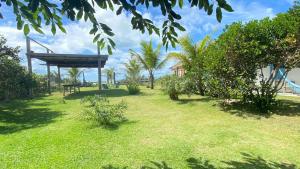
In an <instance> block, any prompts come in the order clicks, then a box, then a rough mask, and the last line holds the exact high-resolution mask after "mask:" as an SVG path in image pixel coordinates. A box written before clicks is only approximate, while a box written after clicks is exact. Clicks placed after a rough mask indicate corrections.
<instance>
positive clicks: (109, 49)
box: [107, 45, 112, 55]
mask: <svg viewBox="0 0 300 169" xmlns="http://www.w3.org/2000/svg"><path fill="white" fill-rule="evenodd" d="M107 52H108V54H109V55H112V49H111V47H110V45H108V46H107Z"/></svg>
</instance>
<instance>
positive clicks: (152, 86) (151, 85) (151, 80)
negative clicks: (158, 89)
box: [149, 71, 154, 89]
mask: <svg viewBox="0 0 300 169" xmlns="http://www.w3.org/2000/svg"><path fill="white" fill-rule="evenodd" d="M149 80H150V88H151V89H154V75H153V72H152V71H151V72H150V78H149Z"/></svg>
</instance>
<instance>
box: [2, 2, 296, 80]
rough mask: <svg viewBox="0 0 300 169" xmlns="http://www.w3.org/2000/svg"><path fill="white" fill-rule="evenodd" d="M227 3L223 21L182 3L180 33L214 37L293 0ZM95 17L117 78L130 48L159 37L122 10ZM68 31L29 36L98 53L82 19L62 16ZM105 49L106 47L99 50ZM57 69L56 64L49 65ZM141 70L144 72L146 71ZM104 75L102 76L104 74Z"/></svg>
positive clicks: (66, 49)
mask: <svg viewBox="0 0 300 169" xmlns="http://www.w3.org/2000/svg"><path fill="white" fill-rule="evenodd" d="M229 4H231V6H232V7H233V9H234V12H232V13H228V12H224V13H223V20H222V23H218V22H217V21H216V18H215V15H211V16H207V15H206V14H205V12H204V11H201V10H198V9H197V8H190V7H189V6H184V7H183V9H180V10H178V11H177V12H179V13H180V14H181V16H182V20H181V21H180V23H181V24H182V25H184V26H185V28H186V29H187V31H186V32H183V33H180V34H181V35H185V34H189V35H190V36H191V37H192V38H193V40H194V41H195V42H197V41H199V40H201V39H202V38H203V37H204V36H205V35H207V34H210V35H212V36H213V37H214V38H216V37H217V36H218V35H219V34H220V33H221V32H222V30H223V29H224V27H225V25H227V24H230V23H232V22H236V21H242V22H247V21H249V20H252V19H261V18H264V17H275V16H276V14H278V13H280V12H285V11H287V10H288V9H289V8H290V7H291V6H292V4H293V0H230V1H229ZM0 10H1V12H2V13H3V14H4V19H2V20H0V34H2V35H4V37H6V38H7V40H8V44H9V45H10V46H20V47H21V52H20V57H21V58H22V64H23V65H26V63H27V61H26V57H25V51H26V46H25V37H24V35H23V32H22V31H19V30H17V28H16V22H15V17H14V15H12V13H11V8H9V7H6V6H3V7H0ZM140 11H141V12H142V14H143V15H144V16H145V17H147V18H151V19H152V20H154V22H155V23H156V24H157V25H161V24H162V22H163V20H164V19H165V18H164V17H163V16H162V15H160V12H159V10H157V9H156V10H153V9H151V8H150V9H149V10H146V9H140ZM96 17H97V19H98V20H99V21H101V22H104V23H106V24H107V25H109V26H110V27H111V28H112V29H113V31H114V33H115V36H114V37H113V39H114V40H115V42H116V44H117V47H116V50H115V51H114V54H113V55H112V56H110V57H109V59H108V62H107V64H106V66H105V67H106V68H108V67H113V68H115V70H116V73H117V79H122V78H124V75H125V70H124V66H123V63H124V62H126V61H127V60H128V59H129V58H130V55H129V54H128V50H129V49H134V50H136V51H138V50H139V42H140V41H141V40H150V39H152V41H153V42H154V43H155V44H157V43H159V42H160V38H159V37H157V36H151V37H149V36H148V35H147V34H141V33H140V32H139V31H135V30H131V24H130V16H129V15H125V14H121V15H119V16H116V15H115V14H114V13H113V12H111V11H104V10H97V14H96ZM64 24H65V28H66V30H67V34H64V33H60V32H59V33H57V34H56V35H55V36H53V35H52V34H51V32H50V29H49V28H45V34H44V35H40V34H38V33H36V32H34V31H33V30H31V32H30V36H31V37H33V38H34V39H37V40H38V41H40V42H42V43H44V44H45V45H46V46H48V47H49V48H50V49H52V50H53V51H55V52H56V53H84V54H92V53H94V54H95V53H97V50H96V46H95V45H94V44H93V43H92V38H93V37H92V36H90V35H89V30H90V26H91V25H90V23H86V22H83V21H79V22H70V21H67V20H64ZM32 47H33V49H34V51H36V52H41V51H42V50H43V49H42V48H40V47H38V46H36V45H33V46H32ZM178 50H179V48H176V49H172V48H170V49H169V52H170V51H178ZM102 53H106V51H102ZM165 55H166V53H165V50H164V49H162V56H165ZM174 63H176V61H170V62H169V63H168V64H167V65H166V66H165V67H164V68H163V69H161V70H159V71H157V72H156V73H155V75H156V76H161V75H164V74H167V73H171V72H170V69H169V67H170V66H171V65H172V64H174ZM42 64H43V62H41V61H39V60H33V70H34V72H36V73H39V74H45V73H46V66H44V65H42ZM51 70H53V71H54V70H56V67H53V68H51ZM85 71H86V73H85V75H86V79H87V80H88V81H97V71H96V70H95V69H86V70H85ZM62 74H63V76H67V74H66V70H63V71H62ZM143 74H145V75H147V74H146V72H144V73H143ZM103 79H105V78H103Z"/></svg>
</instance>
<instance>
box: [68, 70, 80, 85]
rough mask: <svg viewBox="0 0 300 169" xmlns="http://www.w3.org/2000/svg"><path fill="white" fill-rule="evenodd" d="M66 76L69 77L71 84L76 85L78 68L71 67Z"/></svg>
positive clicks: (78, 73)
mask: <svg viewBox="0 0 300 169" xmlns="http://www.w3.org/2000/svg"><path fill="white" fill-rule="evenodd" d="M68 74H69V76H70V79H71V80H72V83H74V84H76V83H77V82H78V77H79V75H80V70H79V69H78V68H74V67H72V68H71V69H69V70H68Z"/></svg>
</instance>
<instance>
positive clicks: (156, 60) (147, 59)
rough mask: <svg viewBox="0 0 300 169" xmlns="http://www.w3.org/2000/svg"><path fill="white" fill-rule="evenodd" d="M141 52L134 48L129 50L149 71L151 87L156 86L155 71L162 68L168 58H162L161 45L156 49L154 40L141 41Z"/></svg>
mask: <svg viewBox="0 0 300 169" xmlns="http://www.w3.org/2000/svg"><path fill="white" fill-rule="evenodd" d="M140 45H141V50H142V52H141V54H138V53H137V52H135V51H134V50H131V49H130V50H129V52H130V54H131V56H133V57H135V58H137V59H138V60H139V61H140V62H141V63H142V65H143V67H144V69H146V70H147V71H148V73H149V79H150V87H151V89H153V88H154V71H155V70H157V69H161V68H162V67H163V65H164V64H165V62H166V61H167V59H164V60H161V59H160V49H161V45H158V46H157V48H156V49H154V48H153V45H152V42H151V41H150V42H146V41H142V42H141V44H140Z"/></svg>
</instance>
